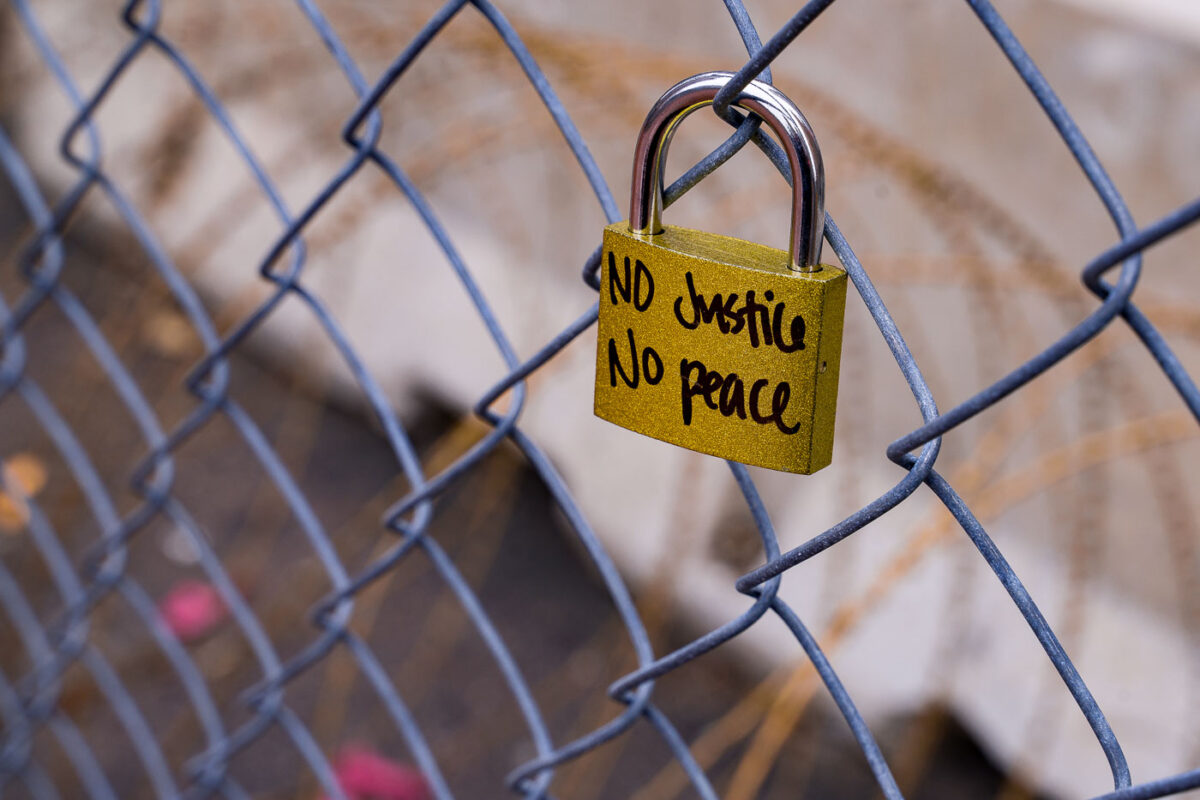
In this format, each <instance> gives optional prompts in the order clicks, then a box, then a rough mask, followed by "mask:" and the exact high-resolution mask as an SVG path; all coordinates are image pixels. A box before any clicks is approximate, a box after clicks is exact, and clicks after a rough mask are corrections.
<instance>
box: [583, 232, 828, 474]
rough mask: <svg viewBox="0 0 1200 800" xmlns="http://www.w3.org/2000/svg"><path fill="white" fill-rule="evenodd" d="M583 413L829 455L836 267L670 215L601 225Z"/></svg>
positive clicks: (763, 457) (674, 432) (671, 437)
mask: <svg viewBox="0 0 1200 800" xmlns="http://www.w3.org/2000/svg"><path fill="white" fill-rule="evenodd" d="M600 258H601V273H600V316H599V323H598V325H597V331H598V336H597V347H596V394H595V412H596V416H598V417H600V418H602V419H606V420H608V421H609V422H613V423H615V424H617V425H620V426H621V427H623V428H628V429H629V430H631V431H636V432H638V433H642V434H645V435H647V436H652V437H654V438H655V439H661V440H662V441H665V442H670V443H672V444H676V445H679V446H680V447H686V448H688V449H690V450H697V451H700V452H702V453H709V454H710V455H714V456H720V457H721V458H727V459H730V460H732V461H740V462H742V463H745V464H751V465H755V466H760V467H767V468H769V469H777V470H783V471H786V472H796V473H803V474H808V473H812V472H816V471H817V470H819V469H821V468H822V467H824V466H827V465H828V464H829V462H830V460H831V458H832V456H833V427H834V416H835V412H836V410H837V391H838V367H839V362H840V360H841V351H842V320H843V316H844V313H845V308H846V273H845V271H844V270H841V269H838V268H837V267H832V266H828V265H823V266H822V267H821V269H820V270H817V271H815V272H794V271H792V270H791V269H789V268H788V255H787V253H785V252H784V251H782V250H776V249H774V248H770V247H765V246H763V245H759V244H754V243H752V242H745V241H742V240H740V239H735V238H732V237H729V236H721V235H718V234H712V233H705V232H703V231H695V230H690V229H687V228H680V227H676V226H672V225H667V226H664V230H663V232H662V233H659V234H656V235H653V236H648V235H639V234H635V233H633V232H632V231H630V230H629V224H628V222H619V223H615V224H613V225H609V226H608V227H607V228H605V229H604V244H603V248H602V250H601V256H600Z"/></svg>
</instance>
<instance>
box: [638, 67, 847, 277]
mask: <svg viewBox="0 0 1200 800" xmlns="http://www.w3.org/2000/svg"><path fill="white" fill-rule="evenodd" d="M731 77H733V73H731V72H702V73H700V74H699V75H693V76H692V77H690V78H686V79H684V80H682V81H680V82H679V83H677V84H675V85H674V86H672V87H671V88H670V89H668V90H667V91H666V93H664V94H663V96H662V97H660V98H659V99H658V102H656V103H655V104H654V106H653V107H652V108H651V109H650V112H649V113H648V114H647V115H646V121H645V122H644V123H642V130H641V133H640V134H638V139H637V145H636V147H635V149H634V157H633V183H632V192H631V194H632V197H631V199H630V203H629V228H630V230H631V231H633V232H634V233H638V234H642V235H655V234H658V233H661V232H662V206H663V202H662V194H663V168H664V167H665V166H666V161H667V148H668V147H669V146H670V144H671V137H672V136H673V135H674V134H675V130H676V128H677V127H678V126H679V123H680V122H682V121H683V119H684V118H685V117H687V115H688V114H691V113H692V112H693V111H696V110H697V109H699V108H703V107H704V106H708V105H712V102H713V98H714V97H716V95H717V92H719V91H720V90H721V88H722V87H723V86H724V85H725V84H726V83H727V82H728V81H729V79H730V78H731ZM732 105H735V106H737V107H738V108H741V109H743V110H745V111H748V112H750V113H752V114H755V115H757V116H759V117H761V118H762V120H763V122H765V123H766V124H767V126H768V127H770V129H771V130H772V131H774V132H775V135H776V136H777V137H778V138H779V141H780V143H781V144H782V145H783V149H784V150H785V151H786V152H787V155H788V163H789V165H790V166H791V170H792V176H793V179H792V232H791V239H790V241H789V245H788V252H789V253H790V255H791V268H792V269H793V270H797V271H800V272H815V271H817V270H819V269H821V266H820V264H821V243H822V237H823V235H824V232H825V168H824V165H823V164H822V162H821V150H820V148H819V147H818V146H817V138H816V135H815V134H814V133H813V130H812V127H811V126H809V124H808V120H807V119H805V118H804V115H803V114H802V113H801V112H800V109H798V108H796V105H795V103H793V102H792V101H791V100H790V99H788V97H787V96H786V95H785V94H783V92H781V91H779V90H778V89H776V88H775V87H774V86H771V85H769V84H766V83H762V82H760V81H751V82H750V83H749V84H748V85H747V86H746V88H745V89H743V90H742V91H741V92H740V93H739V94H738V96H737V98H736V99H735V100H734V101H733V103H732Z"/></svg>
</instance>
